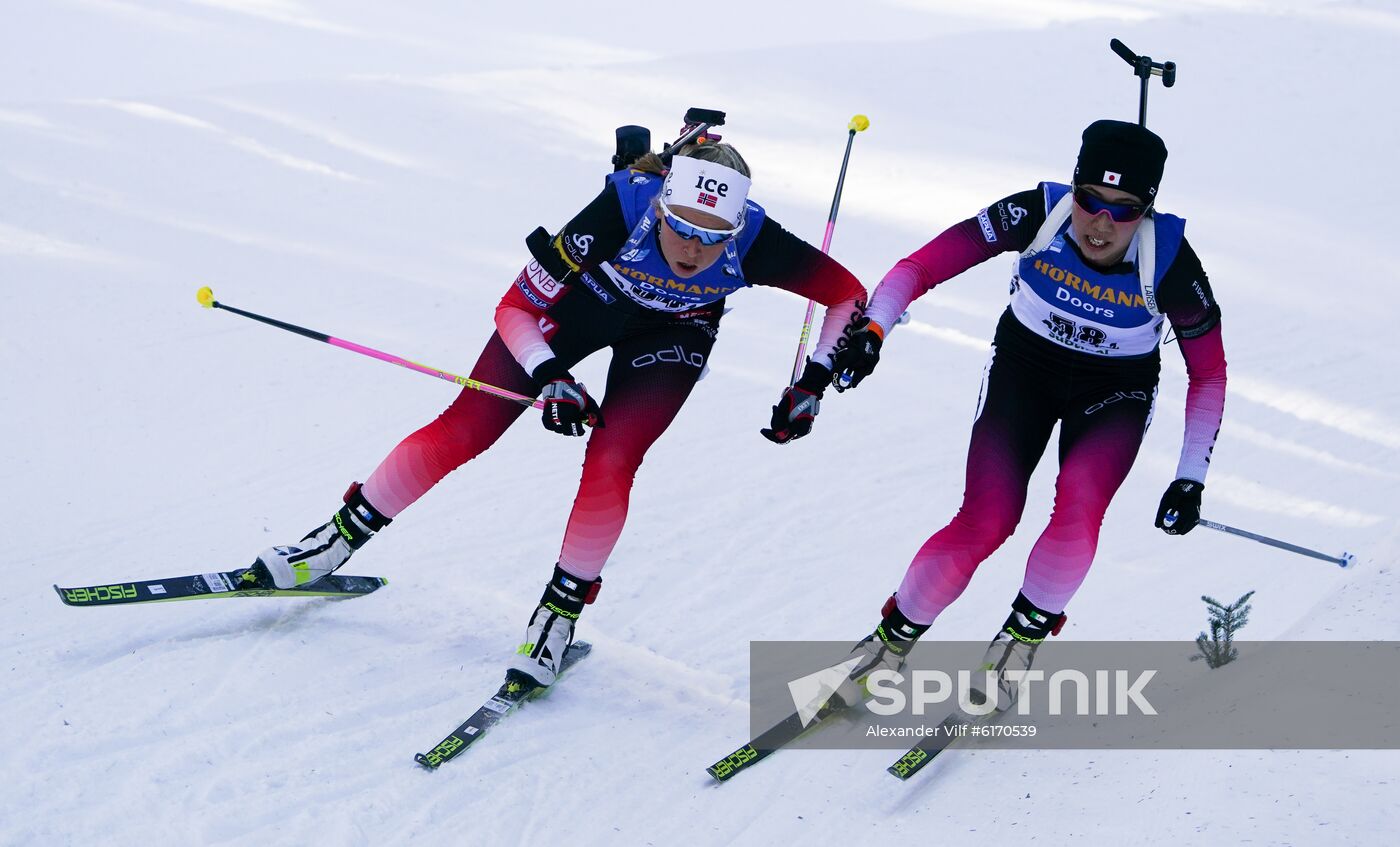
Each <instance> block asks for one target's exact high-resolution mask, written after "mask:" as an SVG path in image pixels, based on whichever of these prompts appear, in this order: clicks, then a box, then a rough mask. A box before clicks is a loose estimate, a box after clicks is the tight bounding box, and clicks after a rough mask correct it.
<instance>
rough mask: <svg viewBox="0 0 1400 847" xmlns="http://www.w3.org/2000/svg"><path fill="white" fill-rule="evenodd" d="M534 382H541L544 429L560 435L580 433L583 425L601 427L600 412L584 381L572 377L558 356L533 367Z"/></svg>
mask: <svg viewBox="0 0 1400 847" xmlns="http://www.w3.org/2000/svg"><path fill="white" fill-rule="evenodd" d="M533 376H534V378H535V381H536V382H541V383H544V391H543V393H542V394H541V395H540V399H542V400H544V415H543V418H542V419H543V421H544V428H545V429H547V430H549V431H550V432H557V433H559V434H560V435H583V434H584V433H586V432H587V430H586V429H584V425H585V424H587V425H588V426H591V427H599V428H601V427H602V426H603V413H602V410H600V409H599V408H598V404H597V403H596V402H595V401H594V400H593V398H592V397H589V396H588V390H587V389H585V388H584V387H583V383H581V382H579V381H578V380H576V379H574V377H573V374H571V373H569V370H568V368H565V367H564V366H563V364H561V363H560V361H559V360H558V359H549V360H547V361H545V362H543V363H541V364H540V366H539V367H537V368H535V372H534V374H533Z"/></svg>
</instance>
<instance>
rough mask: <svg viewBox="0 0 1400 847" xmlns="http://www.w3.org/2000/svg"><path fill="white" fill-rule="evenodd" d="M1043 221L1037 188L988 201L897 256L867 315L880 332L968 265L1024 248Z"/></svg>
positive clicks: (967, 267) (971, 265) (881, 281)
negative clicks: (983, 207)
mask: <svg viewBox="0 0 1400 847" xmlns="http://www.w3.org/2000/svg"><path fill="white" fill-rule="evenodd" d="M1044 221H1045V201H1044V198H1043V194H1042V192H1041V189H1039V188H1035V189H1031V190H1029V191H1021V192H1018V193H1016V194H1013V195H1011V196H1010V197H1005V198H1003V199H1002V200H1000V201H998V202H996V203H993V204H992V205H990V206H988V207H987V208H985V209H983V210H981V211H980V212H978V213H977V214H976V215H974V216H973V217H970V218H968V219H967V220H965V221H961V222H960V223H956V224H953V225H952V226H950V227H948V228H947V229H945V230H944V231H943V232H941V233H939V234H938V235H937V236H936V237H935V238H934V239H933V240H932V241H930V242H929V243H927V244H925V245H924V246H923V247H920V248H919V249H918V250H915V251H914V252H913V253H911V254H910V255H909V256H908V257H906V258H903V259H900V260H899V262H898V263H896V264H895V266H894V267H893V268H891V269H890V272H889V273H887V274H885V278H884V279H882V280H880V284H879V285H878V286H876V288H875V293H874V294H873V295H872V296H871V298H870V307H869V308H868V309H866V316H867V317H868V318H870V320H871V321H872V322H873V323H875V324H878V325H879V327H880V330H879V332H880V334H881V335H882V336H883V334H884V333H885V331H888V330H889V328H890V327H891V326H893V325H894V323H895V321H897V320H898V319H899V316H900V315H902V314H904V310H905V309H907V308H909V304H910V303H912V302H914V301H915V300H917V299H919V298H920V297H922V296H923V295H924V294H926V293H928V292H929V291H930V290H931V289H933V288H934V287H935V286H936V285H938V284H939V283H942V282H946V281H948V280H950V279H952V278H953V277H955V276H957V275H958V274H960V273H962V272H963V271H966V270H968V269H969V268H972V267H975V266H977V265H980V264H981V263H983V262H985V261H987V260H988V259H990V258H992V257H993V256H996V255H998V254H1000V253H1005V252H1007V251H1009V250H1016V251H1020V250H1024V249H1026V247H1028V246H1030V243H1031V241H1032V240H1034V239H1035V233H1036V230H1038V229H1039V228H1040V225H1041V223H1043V222H1044Z"/></svg>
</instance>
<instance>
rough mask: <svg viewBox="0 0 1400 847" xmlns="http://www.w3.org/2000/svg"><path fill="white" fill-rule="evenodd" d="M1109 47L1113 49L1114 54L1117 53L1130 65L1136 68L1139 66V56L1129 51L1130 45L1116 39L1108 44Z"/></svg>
mask: <svg viewBox="0 0 1400 847" xmlns="http://www.w3.org/2000/svg"><path fill="white" fill-rule="evenodd" d="M1108 46H1109V47H1110V48H1112V50H1113V52H1115V53H1117V54H1118V56H1119V57H1120V58H1122V60H1123V61H1125V62H1127V63H1128V64H1130V65H1133V66H1134V67H1136V66H1137V60H1138V57H1137V54H1136V53H1134V52H1133V51H1131V50H1129V49H1128V45H1126V44H1124V43H1123V42H1121V41H1119V40H1118V39H1116V38H1115V39H1113V40H1112V41H1110V42H1108Z"/></svg>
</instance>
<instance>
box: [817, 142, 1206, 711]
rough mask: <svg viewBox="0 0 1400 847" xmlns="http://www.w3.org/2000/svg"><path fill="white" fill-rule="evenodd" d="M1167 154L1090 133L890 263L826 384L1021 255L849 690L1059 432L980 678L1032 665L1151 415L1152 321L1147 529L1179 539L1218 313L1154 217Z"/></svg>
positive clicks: (903, 642) (995, 533)
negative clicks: (928, 505)
mask: <svg viewBox="0 0 1400 847" xmlns="http://www.w3.org/2000/svg"><path fill="white" fill-rule="evenodd" d="M1166 157H1167V150H1166V146H1165V145H1164V144H1163V143H1162V140H1161V139H1160V138H1158V137H1157V136H1156V135H1155V134H1154V133H1152V132H1151V131H1149V130H1148V129H1146V128H1145V127H1141V126H1138V125H1136V124H1130V123H1123V122H1119V121H1098V122H1096V123H1094V124H1092V125H1091V126H1089V128H1088V129H1086V130H1085V131H1084V136H1083V145H1082V147H1081V149H1080V153H1079V159H1078V162H1077V165H1076V167H1075V171H1074V184H1073V185H1061V184H1057V183H1050V182H1047V183H1041V184H1040V186H1039V187H1037V188H1035V189H1033V190H1030V191H1022V192H1020V193H1017V194H1013V195H1011V196H1010V197H1006V198H1004V199H1002V200H1000V201H998V202H996V203H993V204H992V205H989V206H988V207H987V208H985V209H983V210H981V211H980V212H978V213H977V215H976V216H974V217H972V218H969V219H967V220H965V221H963V222H961V223H959V224H956V225H954V226H952V227H950V228H949V229H947V230H946V231H944V232H943V233H942V234H940V235H939V236H938V237H937V238H935V239H933V240H932V241H930V242H929V243H928V244H927V245H925V246H924V247H922V248H921V249H919V250H918V251H916V252H915V253H914V254H913V255H911V256H909V257H908V258H906V259H903V260H901V261H900V262H899V263H898V264H897V265H895V267H894V268H893V269H892V270H891V271H890V272H889V273H888V274H887V275H886V276H885V278H884V279H883V280H882V281H881V282H880V285H879V287H878V288H877V289H876V290H875V293H874V294H873V295H872V297H871V302H870V307H869V310H868V312H867V314H866V316H865V317H864V318H862V319H860V320H859V321H858V322H857V325H856V331H855V332H854V334H853V335H852V337H851V343H850V345H849V346H848V347H846V348H845V349H844V350H843V351H842V352H840V353H839V354H838V356H837V360H836V364H835V370H836V373H835V376H834V379H835V381H836V386H837V387H838V388H840V389H844V388H854V387H855V386H856V385H858V384H859V383H860V381H861V380H862V379H864V378H865V377H867V376H869V375H870V373H871V371H872V370H874V368H875V365H876V363H877V362H878V361H879V356H880V351H881V345H882V342H883V340H884V337H885V334H886V332H887V331H888V330H889V329H891V328H893V326H894V325H895V321H896V320H897V318H898V316H899V315H900V314H901V313H902V312H903V311H904V309H905V307H907V306H908V305H909V304H910V303H911V302H912V301H914V300H916V299H917V298H919V297H920V296H922V295H923V294H925V293H926V292H928V291H930V290H932V289H933V288H934V287H935V286H937V285H939V284H940V283H942V282H944V281H945V280H948V279H951V278H952V277H954V276H957V275H958V274H960V273H962V272H963V271H965V270H967V269H969V268H971V267H973V266H975V265H977V264H980V263H981V262H984V261H986V260H987V259H990V258H991V257H993V256H996V255H998V254H1001V253H1006V252H1016V253H1018V254H1019V257H1018V259H1017V261H1016V264H1015V267H1014V269H1013V272H1012V277H1011V303H1010V306H1009V307H1008V308H1007V310H1006V311H1005V312H1004V313H1003V314H1002V317H1001V320H1000V322H999V324H998V325H997V329H996V335H995V338H994V339H993V342H992V351H991V357H990V359H989V361H988V364H987V368H986V371H985V375H984V379H983V384H982V390H981V394H980V396H979V397H978V400H977V409H976V415H975V420H974V423H973V426H972V439H971V443H970V445H969V447H968V454H967V477H966V483H965V485H966V487H965V490H964V493H963V501H962V506H961V507H960V508H959V509H958V512H957V514H956V515H955V516H954V517H953V520H952V521H951V522H950V523H949V524H948V525H947V526H945V527H944V528H943V529H941V530H939V531H938V532H936V533H934V534H933V536H932V537H930V538H929V539H928V541H926V542H925V543H924V545H923V547H921V548H920V549H919V551H918V553H917V554H915V556H914V560H913V562H911V563H910V565H909V569H908V571H907V572H906V573H905V575H904V580H903V582H902V583H900V585H899V588H898V590H897V591H896V592H895V593H894V595H893V596H892V597H890V599H889V601H887V603H886V604H885V607H884V610H883V614H884V618H883V620H882V621H881V622H880V624H879V626H878V627H876V629H875V632H874V633H872V634H871V635H870V636H869V637H868V638H866V639H865V640H863V641H862V642H860V643H859V644H858V645H857V647H856V652H857V653H861V654H862V657H863V661H862V662H861V663H860V664H859V665H857V666H856V671H855V673H854V674H853V675H852V677H853V680H856V681H858V680H862V679H864V677H865V676H867V675H868V674H869V673H870V672H871V671H872V670H875V669H877V668H879V667H890V668H895V667H898V666H899V665H900V664H901V663H902V657H903V655H904V654H905V653H906V652H907V651H908V649H909V648H910V647H911V646H912V644H913V642H914V641H915V640H916V639H918V638H919V636H921V635H922V634H923V633H924V631H925V630H927V629H928V627H929V625H930V624H932V623H933V621H934V620H935V619H936V618H937V617H938V615H939V614H940V613H941V612H942V611H943V610H944V609H945V608H947V607H948V605H949V604H951V603H952V602H953V601H954V600H956V599H957V598H958V596H959V595H960V594H962V592H963V590H964V589H965V588H966V587H967V585H968V582H969V580H970V579H971V578H972V574H973V572H974V571H975V570H976V569H977V566H978V565H979V564H981V562H982V561H983V560H984V559H986V558H987V557H988V556H990V555H991V554H992V553H993V551H995V550H996V549H997V548H998V547H1000V546H1001V544H1002V543H1003V542H1004V541H1006V539H1007V538H1009V537H1010V536H1011V533H1012V531H1013V530H1014V529H1015V528H1016V525H1017V523H1018V522H1019V521H1020V519H1021V514H1022V512H1023V510H1024V509H1025V505H1026V488H1027V485H1028V483H1029V480H1030V476H1031V472H1032V471H1033V470H1034V469H1035V466H1036V464H1037V463H1038V462H1039V461H1040V458H1041V455H1042V453H1043V452H1044V451H1045V447H1046V445H1047V443H1048V442H1049V439H1050V434H1051V430H1052V429H1053V428H1054V426H1055V424H1056V422H1058V423H1059V424H1060V437H1059V445H1058V453H1059V461H1060V472H1059V476H1058V477H1057V478H1056V482H1055V504H1054V511H1053V513H1052V514H1051V517H1050V522H1049V524H1048V525H1047V526H1046V527H1045V528H1044V530H1043V531H1042V532H1041V534H1040V538H1039V540H1038V541H1037V542H1036V544H1035V546H1034V548H1033V549H1032V550H1031V554H1030V560H1029V561H1028V562H1027V565H1026V576H1025V581H1024V582H1023V584H1022V586H1021V591H1020V593H1019V594H1018V595H1017V597H1016V599H1015V601H1014V602H1013V603H1012V612H1011V615H1010V617H1008V618H1007V620H1006V622H1005V624H1004V625H1003V627H1002V629H1001V631H1000V632H999V633H998V634H997V636H996V638H995V639H994V640H993V641H992V644H991V646H990V647H989V648H988V652H987V656H986V659H985V669H988V670H994V671H997V672H1002V671H1005V670H1014V669H1022V670H1024V669H1027V668H1029V667H1030V663H1031V661H1032V659H1033V657H1034V653H1035V649H1036V646H1037V645H1039V644H1040V642H1041V641H1043V640H1044V639H1045V637H1046V636H1048V635H1050V634H1052V633H1055V632H1058V631H1059V628H1060V627H1061V626H1062V625H1063V623H1064V621H1065V615H1064V610H1065V607H1066V606H1067V605H1068V603H1069V601H1070V599H1071V598H1072V597H1073V596H1074V594H1075V592H1076V591H1077V590H1078V589H1079V586H1080V584H1081V583H1082V582H1083V581H1084V578H1085V576H1086V575H1087V574H1088V572H1089V566H1090V565H1091V564H1092V563H1093V560H1094V551H1095V548H1096V547H1097V545H1098V538H1099V527H1100V525H1101V524H1102V522H1103V518H1104V512H1105V510H1107V508H1108V504H1109V501H1110V500H1112V499H1113V495H1114V493H1115V492H1116V491H1117V490H1118V487H1119V485H1121V484H1122V482H1123V480H1124V478H1125V477H1126V476H1127V474H1128V470H1129V469H1130V468H1131V467H1132V465H1133V461H1134V459H1136V457H1137V453H1138V448H1139V446H1140V445H1141V444H1142V439H1143V435H1144V434H1145V432H1146V430H1147V427H1148V425H1149V423H1150V422H1151V420H1152V412H1153V406H1154V402H1155V400H1156V396H1157V380H1158V371H1159V369H1160V356H1159V346H1160V340H1161V337H1162V330H1163V326H1164V324H1166V323H1167V322H1170V323H1171V325H1172V328H1173V329H1174V330H1175V332H1176V337H1177V340H1178V341H1179V344H1178V346H1179V348H1180V350H1181V355H1182V356H1183V357H1184V358H1185V360H1186V370H1187V375H1188V378H1189V387H1188V389H1187V394H1186V431H1185V438H1184V442H1183V446H1182V450H1181V458H1180V461H1179V463H1178V465H1177V472H1176V476H1177V479H1176V480H1175V481H1173V482H1172V483H1171V485H1170V486H1168V487H1167V491H1166V493H1165V494H1164V495H1163V497H1162V500H1161V504H1160V506H1159V507H1158V512H1157V519H1156V525H1157V526H1158V527H1160V528H1162V529H1164V530H1165V531H1166V532H1168V533H1169V534H1184V533H1186V532H1189V531H1190V530H1191V529H1192V527H1194V526H1195V525H1196V523H1197V521H1198V520H1199V518H1200V503H1201V492H1202V489H1204V487H1205V479H1206V470H1207V468H1208V467H1209V462H1210V455H1211V450H1212V448H1213V446H1214V444H1215V439H1216V435H1217V433H1218V432H1219V429H1220V421H1221V416H1222V413H1223V411H1224V406H1225V353H1224V347H1223V345H1222V343H1221V331H1220V307H1219V306H1218V305H1217V303H1216V300H1215V295H1214V293H1213V292H1212V291H1211V287H1210V282H1209V281H1208V280H1207V278H1206V274H1205V271H1204V270H1203V269H1202V267H1201V262H1200V260H1199V259H1198V258H1197V257H1196V253H1195V251H1194V250H1192V249H1191V245H1190V244H1189V243H1188V242H1187V240H1186V238H1185V235H1184V224H1185V222H1184V221H1183V220H1182V219H1181V218H1178V217H1175V216H1173V215H1168V214H1165V213H1163V212H1160V211H1157V210H1156V208H1155V206H1156V200H1157V196H1158V185H1159V183H1160V181H1161V177H1162V171H1163V166H1164V164H1165V161H1166ZM998 681H999V687H1000V689H1001V694H1002V696H1000V697H999V700H998V703H997V705H998V707H999V708H1002V709H1005V708H1009V707H1010V705H1011V704H1012V702H1013V701H1014V691H1013V690H1012V688H1011V686H1009V685H1007V684H1006V680H1005V678H1004V676H1000V677H999V678H998ZM852 695H855V696H858V695H859V686H858V685H848V686H847V687H846V689H845V694H844V697H845V699H848V700H849V699H850V698H851V696H852Z"/></svg>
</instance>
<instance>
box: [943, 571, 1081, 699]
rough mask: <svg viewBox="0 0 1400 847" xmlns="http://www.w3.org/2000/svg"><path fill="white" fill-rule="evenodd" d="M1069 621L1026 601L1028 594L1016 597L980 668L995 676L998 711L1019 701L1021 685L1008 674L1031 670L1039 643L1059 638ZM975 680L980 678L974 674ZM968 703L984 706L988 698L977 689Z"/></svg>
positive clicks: (971, 692)
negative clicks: (1007, 674)
mask: <svg viewBox="0 0 1400 847" xmlns="http://www.w3.org/2000/svg"><path fill="white" fill-rule="evenodd" d="M1067 620H1069V618H1068V617H1067V616H1066V615H1065V614H1064V612H1047V611H1046V610H1044V609H1041V608H1039V607H1037V606H1036V605H1035V604H1034V603H1032V602H1031V601H1029V600H1027V599H1026V595H1024V594H1017V595H1016V601H1015V602H1014V603H1012V604H1011V615H1010V616H1009V617H1008V618H1007V619H1006V623H1004V624H1002V627H1001V632H998V633H997V634H996V637H995V638H993V639H992V643H991V644H989V645H987V652H986V653H985V654H984V655H983V656H982V665H981V667H979V668H978V670H982V671H992V672H994V673H995V674H996V687H997V698H996V710H997V711H998V712H1005V711H1007V710H1008V709H1010V708H1011V707H1012V706H1014V705H1016V698H1017V697H1018V696H1019V695H1020V693H1021V691H1020V683H1019V682H1018V681H1015V680H1011V679H1007V677H1006V672H1007V671H1015V670H1019V671H1028V670H1030V668H1031V662H1033V661H1035V652H1036V650H1038V649H1039V648H1040V643H1041V642H1042V641H1044V640H1045V639H1046V638H1047V637H1048V636H1051V635H1059V634H1060V630H1061V629H1062V628H1063V627H1064V625H1065V621H1067ZM973 678H974V679H978V678H979V677H978V676H977V675H975V674H974V676H973ZM980 678H981V679H985V677H980ZM968 700H970V701H971V702H972V703H973V704H974V705H977V706H981V705H983V704H984V703H986V702H987V695H986V693H985V692H984V691H982V690H981V689H980V688H978V687H975V686H974V687H971V688H970V689H969V690H968Z"/></svg>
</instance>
